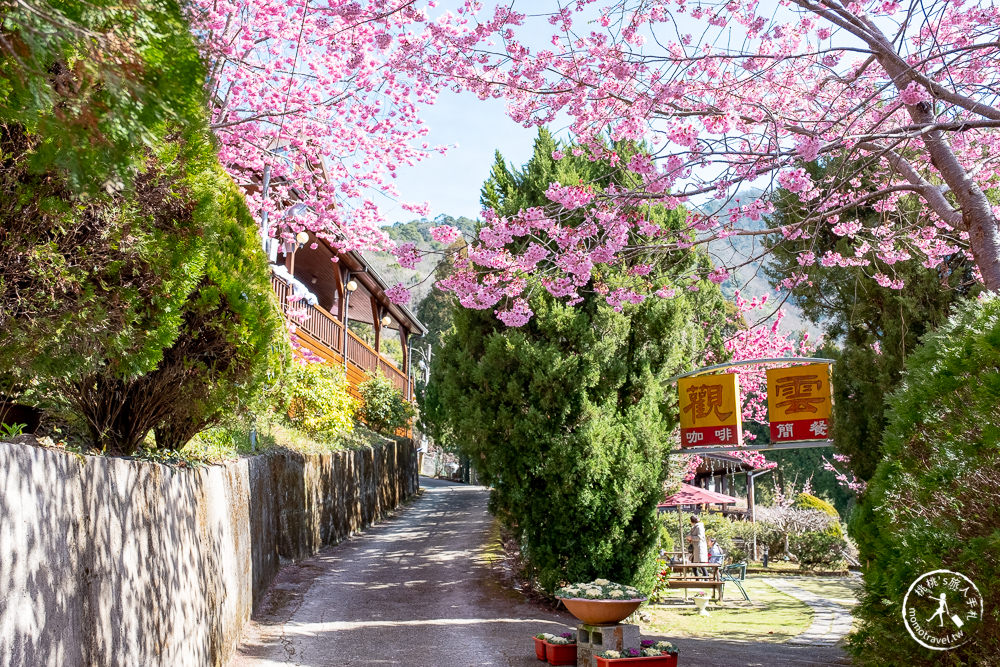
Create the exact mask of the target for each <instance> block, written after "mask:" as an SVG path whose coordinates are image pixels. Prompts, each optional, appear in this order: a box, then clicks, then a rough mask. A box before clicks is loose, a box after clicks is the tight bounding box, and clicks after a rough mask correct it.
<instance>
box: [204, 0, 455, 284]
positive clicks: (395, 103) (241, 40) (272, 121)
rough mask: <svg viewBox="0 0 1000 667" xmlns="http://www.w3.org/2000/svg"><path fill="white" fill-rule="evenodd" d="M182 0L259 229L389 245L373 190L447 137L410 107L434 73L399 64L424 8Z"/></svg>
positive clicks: (231, 166)
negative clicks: (436, 134) (433, 141)
mask: <svg viewBox="0 0 1000 667" xmlns="http://www.w3.org/2000/svg"><path fill="white" fill-rule="evenodd" d="M433 4H434V3H433V2H430V3H427V5H428V6H433ZM189 7H190V9H189V12H190V16H191V20H192V23H193V29H194V31H195V34H196V36H198V37H199V38H200V41H201V44H202V49H203V53H204V56H205V59H206V61H207V62H208V64H209V80H208V86H207V87H208V94H209V102H210V105H211V107H212V114H213V116H212V128H213V129H214V131H215V135H216V136H217V137H218V142H219V157H220V159H221V160H222V163H223V164H224V165H225V166H226V168H227V169H228V171H229V173H230V174H231V175H232V177H233V178H234V179H235V180H236V181H237V182H238V183H239V184H240V185H242V186H243V187H244V189H245V190H246V192H247V199H248V203H249V205H250V208H251V210H252V211H254V212H255V213H257V214H258V215H259V216H260V217H261V220H262V222H263V223H264V224H265V225H266V228H267V231H268V234H269V235H270V236H271V237H273V238H277V239H279V240H280V241H284V242H288V243H292V242H294V241H293V239H294V238H295V235H296V233H298V232H300V231H303V230H305V231H309V232H313V233H314V234H315V235H316V236H318V237H320V238H324V239H327V240H329V241H331V242H333V243H335V244H336V245H337V246H339V247H341V248H342V249H345V250H356V249H374V250H387V249H388V250H392V249H393V248H394V247H395V244H394V243H392V241H390V240H389V238H388V237H387V236H386V234H385V233H384V232H383V231H382V230H381V229H380V227H379V225H380V223H382V222H383V217H382V214H381V213H380V210H379V205H378V198H379V197H383V196H387V197H395V196H397V192H396V190H395V188H394V187H393V178H395V176H396V174H397V172H398V170H399V169H401V168H404V167H406V166H412V165H414V164H416V163H417V162H418V161H419V160H420V159H422V158H424V157H425V156H427V155H428V154H429V153H431V152H432V151H435V150H443V149H442V148H440V147H432V146H430V145H428V143H427V142H426V141H425V138H424V137H425V135H426V133H427V128H426V127H425V126H424V123H423V121H422V119H421V117H420V113H421V109H422V108H423V107H424V106H426V105H428V104H432V103H433V102H434V100H435V98H436V95H437V92H438V90H439V89H440V85H441V82H440V81H439V80H438V79H437V78H435V77H432V76H429V75H427V74H426V73H425V72H423V71H421V70H419V69H417V68H414V67H412V66H410V65H409V63H411V62H412V61H419V52H420V50H421V49H422V48H423V47H424V44H425V43H426V41H427V39H428V36H427V35H426V34H425V32H426V31H427V30H428V18H427V13H426V9H427V8H418V7H417V3H415V2H413V1H412V0H409V1H407V0H393V1H391V2H390V1H387V0H369V1H367V2H357V1H354V0H322V1H316V0H293V1H291V2H288V1H286V0H280V1H279V0H253V2H248V1H245V0H192V2H191V3H190V6H189ZM445 32H447V31H445ZM404 208H406V209H408V210H411V211H415V212H417V213H420V212H421V211H422V210H423V209H422V205H419V204H416V205H414V204H405V203H404ZM401 261H406V260H405V259H404V260H401ZM400 298H402V296H400Z"/></svg>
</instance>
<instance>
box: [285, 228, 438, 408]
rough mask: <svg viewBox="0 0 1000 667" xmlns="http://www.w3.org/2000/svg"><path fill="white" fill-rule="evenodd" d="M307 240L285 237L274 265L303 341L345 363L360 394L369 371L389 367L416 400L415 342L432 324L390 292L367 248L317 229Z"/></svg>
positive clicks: (354, 390)
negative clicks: (346, 244)
mask: <svg viewBox="0 0 1000 667" xmlns="http://www.w3.org/2000/svg"><path fill="white" fill-rule="evenodd" d="M300 240H301V241H302V242H301V243H300V242H295V243H285V244H284V245H283V246H282V247H281V248H280V249H279V251H278V253H277V254H276V259H277V261H276V263H274V264H272V265H271V283H272V285H273V287H274V291H275V294H277V297H278V302H279V304H280V305H281V309H282V311H283V312H284V313H285V314H286V315H287V316H288V317H289V320H290V321H291V322H292V324H293V325H294V326H295V327H296V330H295V337H296V338H297V341H298V343H299V344H300V345H301V346H302V347H304V348H307V349H308V350H309V351H310V352H312V353H313V354H315V355H317V356H319V357H321V358H323V359H324V360H325V361H326V362H327V363H330V364H333V365H336V366H341V367H343V368H344V370H345V372H346V374H347V380H348V383H349V385H350V391H351V393H352V394H353V395H354V396H355V397H358V392H357V387H358V385H359V384H361V383H362V382H364V380H365V379H366V377H367V374H368V373H374V372H381V373H382V374H384V375H385V376H386V377H388V378H389V379H390V380H391V381H392V383H393V384H394V385H395V386H396V388H397V389H399V390H400V391H401V392H402V393H403V396H405V397H406V398H407V399H408V400H413V381H412V378H411V377H410V375H411V373H410V354H409V346H410V344H411V342H412V338H413V337H414V336H422V335H424V334H425V333H426V332H427V330H426V328H425V327H424V325H423V324H421V323H420V321H419V320H418V319H417V318H416V316H415V315H414V314H413V313H412V312H411V311H410V309H409V308H407V307H406V306H402V305H399V304H395V303H392V301H390V300H389V298H388V297H387V296H386V293H385V292H386V289H388V285H386V283H385V281H384V280H383V279H382V277H381V276H379V274H378V272H377V271H376V270H375V269H374V268H373V267H372V266H371V265H370V264H369V263H368V262H366V261H365V259H364V257H363V256H362V255H361V253H358V252H341V251H338V250H337V249H335V248H334V247H333V246H331V245H330V244H329V243H327V242H326V241H324V240H322V239H319V238H317V237H315V236H312V235H310V236H309V239H308V240H306V239H305V238H304V237H302V238H301V239H300ZM345 323H346V324H347V326H345ZM390 341H398V346H397V345H395V344H389V343H390ZM390 347H391V348H392V350H391V352H390V350H389V348H390Z"/></svg>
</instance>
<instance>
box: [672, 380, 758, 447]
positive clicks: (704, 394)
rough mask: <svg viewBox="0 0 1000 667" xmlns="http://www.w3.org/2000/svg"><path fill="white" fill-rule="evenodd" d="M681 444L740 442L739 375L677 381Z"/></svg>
mask: <svg viewBox="0 0 1000 667" xmlns="http://www.w3.org/2000/svg"><path fill="white" fill-rule="evenodd" d="M677 388H678V390H679V391H680V410H681V447H704V446H707V445H739V444H740V443H741V442H742V441H743V419H742V403H741V401H740V382H739V376H737V375H735V374H733V373H724V374H722V375H701V376H698V377H686V378H680V379H678V380H677Z"/></svg>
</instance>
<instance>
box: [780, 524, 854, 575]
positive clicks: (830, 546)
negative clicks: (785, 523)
mask: <svg viewBox="0 0 1000 667" xmlns="http://www.w3.org/2000/svg"><path fill="white" fill-rule="evenodd" d="M837 527H838V528H839V527H840V526H839V525H838V526H837ZM788 548H789V550H790V551H791V552H792V553H793V554H794V555H795V557H796V558H797V559H798V561H799V565H801V566H802V567H803V568H805V569H807V570H811V569H816V568H820V567H825V568H827V569H843V568H844V567H846V566H847V559H846V557H847V548H848V546H847V542H846V541H844V538H843V536H840V535H834V534H832V533H831V532H830V531H829V530H823V531H816V530H811V531H808V532H805V533H799V534H797V535H792V536H791V537H789V540H788Z"/></svg>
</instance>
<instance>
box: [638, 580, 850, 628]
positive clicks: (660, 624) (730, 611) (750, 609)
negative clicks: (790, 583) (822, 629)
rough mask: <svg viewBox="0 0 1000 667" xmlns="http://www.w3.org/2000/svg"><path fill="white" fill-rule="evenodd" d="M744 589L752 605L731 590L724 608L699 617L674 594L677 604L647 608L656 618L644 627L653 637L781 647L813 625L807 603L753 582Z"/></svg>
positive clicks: (711, 609)
mask: <svg viewBox="0 0 1000 667" xmlns="http://www.w3.org/2000/svg"><path fill="white" fill-rule="evenodd" d="M796 583H798V582H797V581H796ZM743 587H744V588H746V590H747V594H748V595H749V596H750V600H751V602H746V601H745V600H744V599H743V596H741V595H740V594H739V591H738V590H737V589H736V587H735V586H732V590H729V588H730V587H729V586H727V587H726V588H727V591H726V593H727V595H726V598H727V599H726V600H725V602H723V603H722V605H721V606H719V605H718V604H717V603H714V602H712V603H709V605H708V611H709V615H708V616H699V615H698V611H697V610H696V609H695V608H694V603H692V602H688V604H687V605H681V604H680V602H681V601H682V600H683V591H681V590H675V591H671V592H670V598H669V599H670V600H671V602H673V601H676V603H671V602H668V603H667V604H659V605H650V606H648V607H646V608H645V609H644V611H645V612H646V613H648V614H650V615H651V616H652V620H651V621H650V622H648V623H642V624H641V625H642V628H643V630H644V631H646V632H649V633H650V634H660V635H665V636H667V637H711V638H714V639H732V640H744V641H756V642H774V643H780V642H783V641H786V640H788V639H791V638H792V637H794V636H796V635H798V634H801V633H802V632H803V631H805V629H806V628H808V627H809V625H810V624H812V620H813V612H812V610H811V609H810V608H809V606H808V605H806V604H805V603H804V602H800V601H798V600H796V599H795V598H793V597H790V596H788V595H785V594H784V593H780V592H778V591H777V590H775V589H774V588H771V587H770V586H768V585H767V584H765V583H763V582H762V581H756V580H754V579H753V578H747V580H746V581H745V582H743ZM810 590H812V589H810ZM693 593H694V590H692V591H690V594H693ZM689 597H690V595H689ZM838 597H839V594H838Z"/></svg>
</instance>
